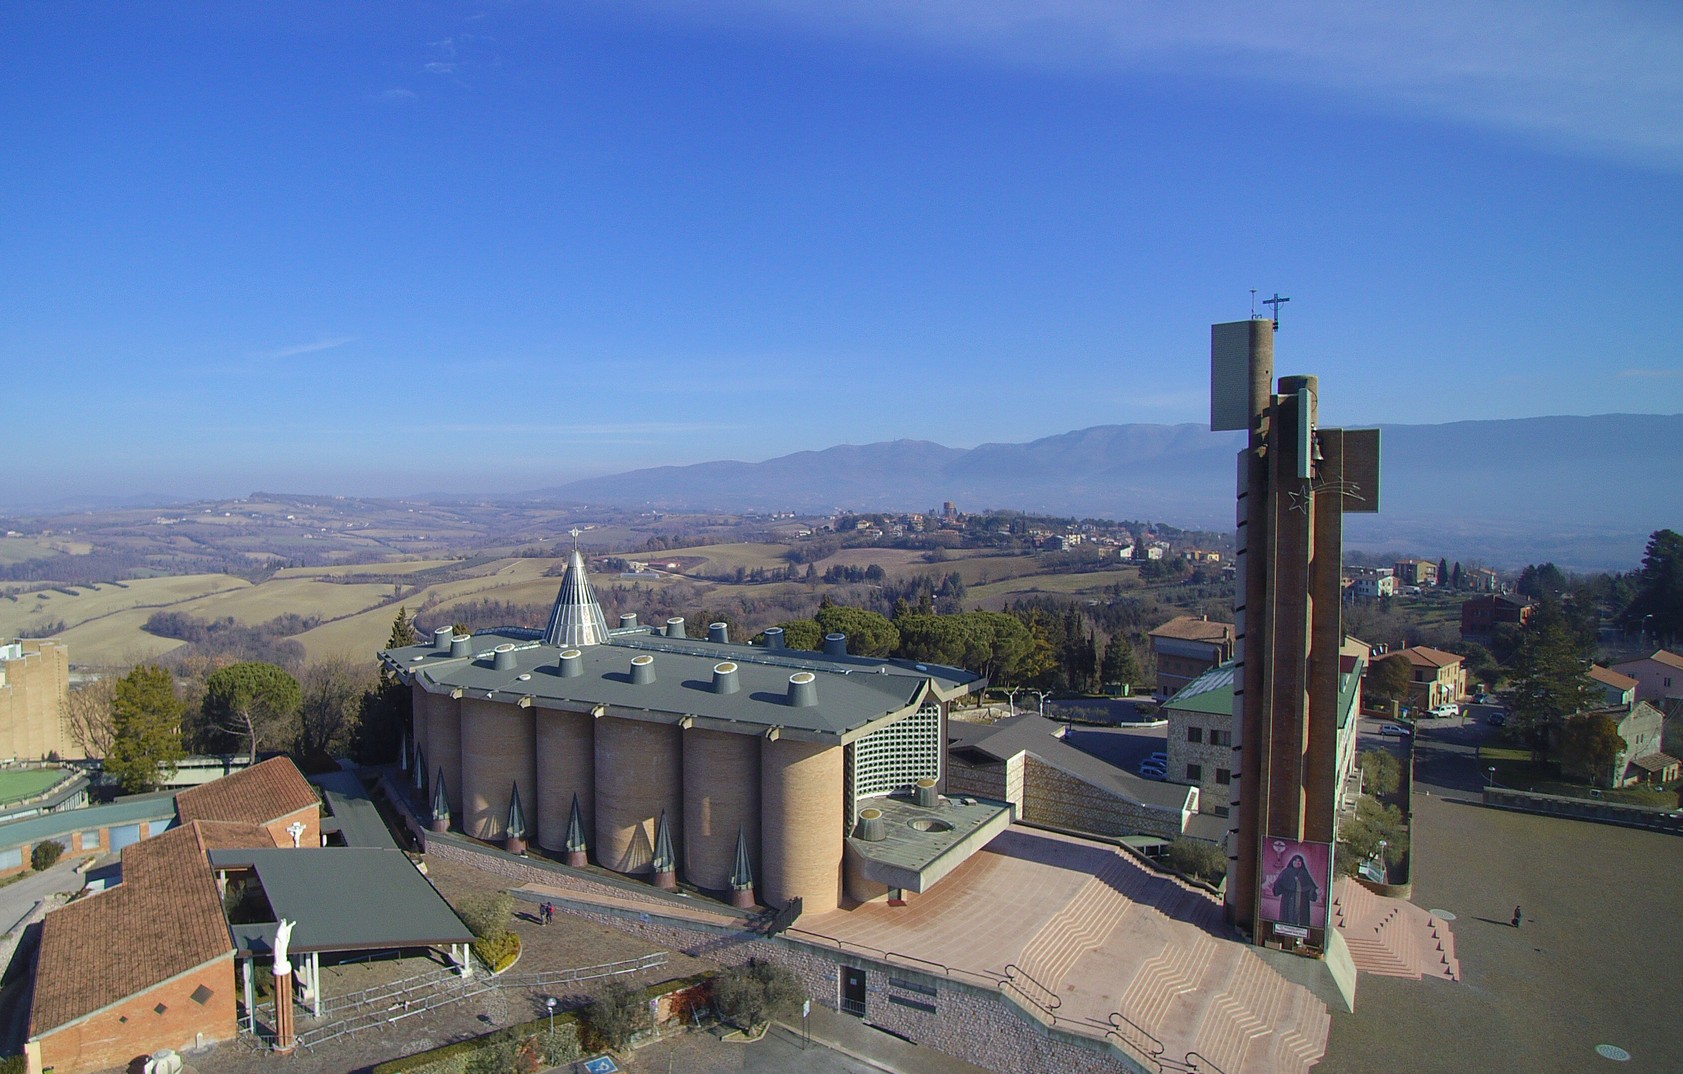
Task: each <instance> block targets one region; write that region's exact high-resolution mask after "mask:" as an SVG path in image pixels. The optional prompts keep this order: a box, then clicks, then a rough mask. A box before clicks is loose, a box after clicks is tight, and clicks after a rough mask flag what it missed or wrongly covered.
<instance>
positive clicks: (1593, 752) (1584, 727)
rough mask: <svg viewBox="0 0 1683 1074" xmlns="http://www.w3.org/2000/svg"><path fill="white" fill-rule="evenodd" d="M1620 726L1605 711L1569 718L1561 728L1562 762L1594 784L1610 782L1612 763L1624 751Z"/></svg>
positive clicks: (1565, 766)
mask: <svg viewBox="0 0 1683 1074" xmlns="http://www.w3.org/2000/svg"><path fill="white" fill-rule="evenodd" d="M1624 748H1625V740H1624V739H1623V738H1622V737H1620V735H1619V725H1618V723H1617V722H1616V721H1614V719H1613V717H1612V716H1610V715H1608V714H1607V713H1605V712H1586V713H1584V714H1582V715H1580V716H1572V717H1569V718H1568V719H1567V720H1566V722H1565V724H1564V725H1563V726H1562V727H1561V729H1560V763H1561V765H1562V767H1564V768H1566V769H1567V770H1568V771H1570V772H1575V773H1577V774H1578V775H1580V776H1583V777H1584V778H1585V779H1587V780H1589V781H1590V782H1591V783H1599V784H1602V785H1610V784H1611V783H1612V781H1613V777H1614V776H1615V775H1617V773H1616V772H1614V771H1613V766H1614V765H1615V764H1616V763H1617V762H1618V760H1619V755H1620V754H1621V753H1623V752H1624Z"/></svg>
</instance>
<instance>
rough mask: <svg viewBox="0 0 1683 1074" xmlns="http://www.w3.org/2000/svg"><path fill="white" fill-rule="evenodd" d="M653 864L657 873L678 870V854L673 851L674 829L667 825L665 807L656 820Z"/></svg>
mask: <svg viewBox="0 0 1683 1074" xmlns="http://www.w3.org/2000/svg"><path fill="white" fill-rule="evenodd" d="M651 864H652V865H653V867H654V871H655V872H657V873H672V872H677V870H678V855H676V854H674V853H673V852H672V829H671V828H670V827H668V826H667V823H666V810H664V809H663V810H661V811H660V820H658V821H656V822H655V845H654V861H653V862H652V863H651Z"/></svg>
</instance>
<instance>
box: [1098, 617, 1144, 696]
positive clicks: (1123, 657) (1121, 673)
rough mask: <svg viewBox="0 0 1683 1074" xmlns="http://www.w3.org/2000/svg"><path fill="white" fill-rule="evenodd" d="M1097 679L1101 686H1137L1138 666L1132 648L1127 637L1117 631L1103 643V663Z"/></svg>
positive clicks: (1138, 680)
mask: <svg viewBox="0 0 1683 1074" xmlns="http://www.w3.org/2000/svg"><path fill="white" fill-rule="evenodd" d="M1099 678H1100V679H1101V680H1102V685H1104V686H1109V685H1110V684H1111V683H1122V684H1130V685H1132V684H1138V683H1139V682H1140V679H1141V676H1140V664H1139V659H1138V657H1136V656H1135V654H1134V647H1133V646H1132V645H1131V644H1129V642H1128V635H1126V634H1124V633H1123V632H1122V631H1120V630H1118V631H1117V632H1116V633H1114V634H1112V635H1111V636H1110V640H1109V641H1108V642H1106V643H1105V647H1104V661H1103V663H1102V664H1100V671H1099Z"/></svg>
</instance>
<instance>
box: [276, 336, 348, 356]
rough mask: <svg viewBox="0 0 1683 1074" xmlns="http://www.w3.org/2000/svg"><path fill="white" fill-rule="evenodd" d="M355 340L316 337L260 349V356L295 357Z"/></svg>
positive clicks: (330, 348) (333, 348) (334, 347)
mask: <svg viewBox="0 0 1683 1074" xmlns="http://www.w3.org/2000/svg"><path fill="white" fill-rule="evenodd" d="M354 342H356V337H355V336H333V337H331V338H328V339H318V340H315V341H314V342H312V343H299V344H295V345H294V346H291V347H277V348H275V349H274V350H272V351H262V352H260V353H259V354H258V357H260V358H271V359H272V358H295V357H297V356H298V355H300V354H315V353H317V352H319V351H330V350H335V349H337V348H339V347H343V346H344V345H345V344H347V343H354Z"/></svg>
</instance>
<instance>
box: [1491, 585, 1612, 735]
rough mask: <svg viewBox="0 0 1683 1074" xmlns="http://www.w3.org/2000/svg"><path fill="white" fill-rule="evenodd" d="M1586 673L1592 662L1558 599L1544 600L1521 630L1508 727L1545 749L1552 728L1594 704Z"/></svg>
mask: <svg viewBox="0 0 1683 1074" xmlns="http://www.w3.org/2000/svg"><path fill="white" fill-rule="evenodd" d="M1588 673H1589V660H1588V659H1587V658H1586V657H1585V655H1584V653H1583V651H1582V650H1581V648H1580V639H1579V638H1578V637H1576V636H1575V635H1574V634H1573V632H1572V630H1571V627H1570V626H1569V624H1568V621H1567V618H1566V613H1565V611H1564V610H1563V609H1562V608H1561V604H1560V602H1559V601H1558V600H1545V601H1543V602H1542V603H1541V604H1539V605H1538V606H1537V610H1536V611H1535V612H1534V613H1533V614H1532V616H1531V621H1530V622H1529V623H1527V624H1526V626H1525V629H1524V630H1523V631H1521V632H1520V643H1519V651H1518V652H1517V653H1516V654H1515V655H1514V659H1513V665H1512V667H1511V668H1510V671H1509V678H1510V679H1511V680H1512V683H1513V701H1512V704H1511V705H1510V707H1509V727H1510V729H1512V730H1513V731H1514V732H1515V733H1516V734H1519V735H1521V736H1524V737H1525V738H1527V739H1528V740H1529V741H1530V742H1531V746H1532V749H1533V750H1541V749H1542V748H1543V747H1544V746H1545V745H1546V743H1547V742H1548V734H1549V730H1550V729H1551V728H1555V727H1558V726H1559V725H1560V724H1561V722H1562V721H1563V720H1565V719H1566V717H1568V716H1571V715H1572V714H1574V713H1576V712H1580V711H1582V710H1583V709H1586V708H1589V707H1591V706H1592V705H1594V704H1595V701H1596V694H1597V692H1596V688H1595V684H1594V683H1593V682H1592V681H1591V680H1590V678H1589V675H1588Z"/></svg>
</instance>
